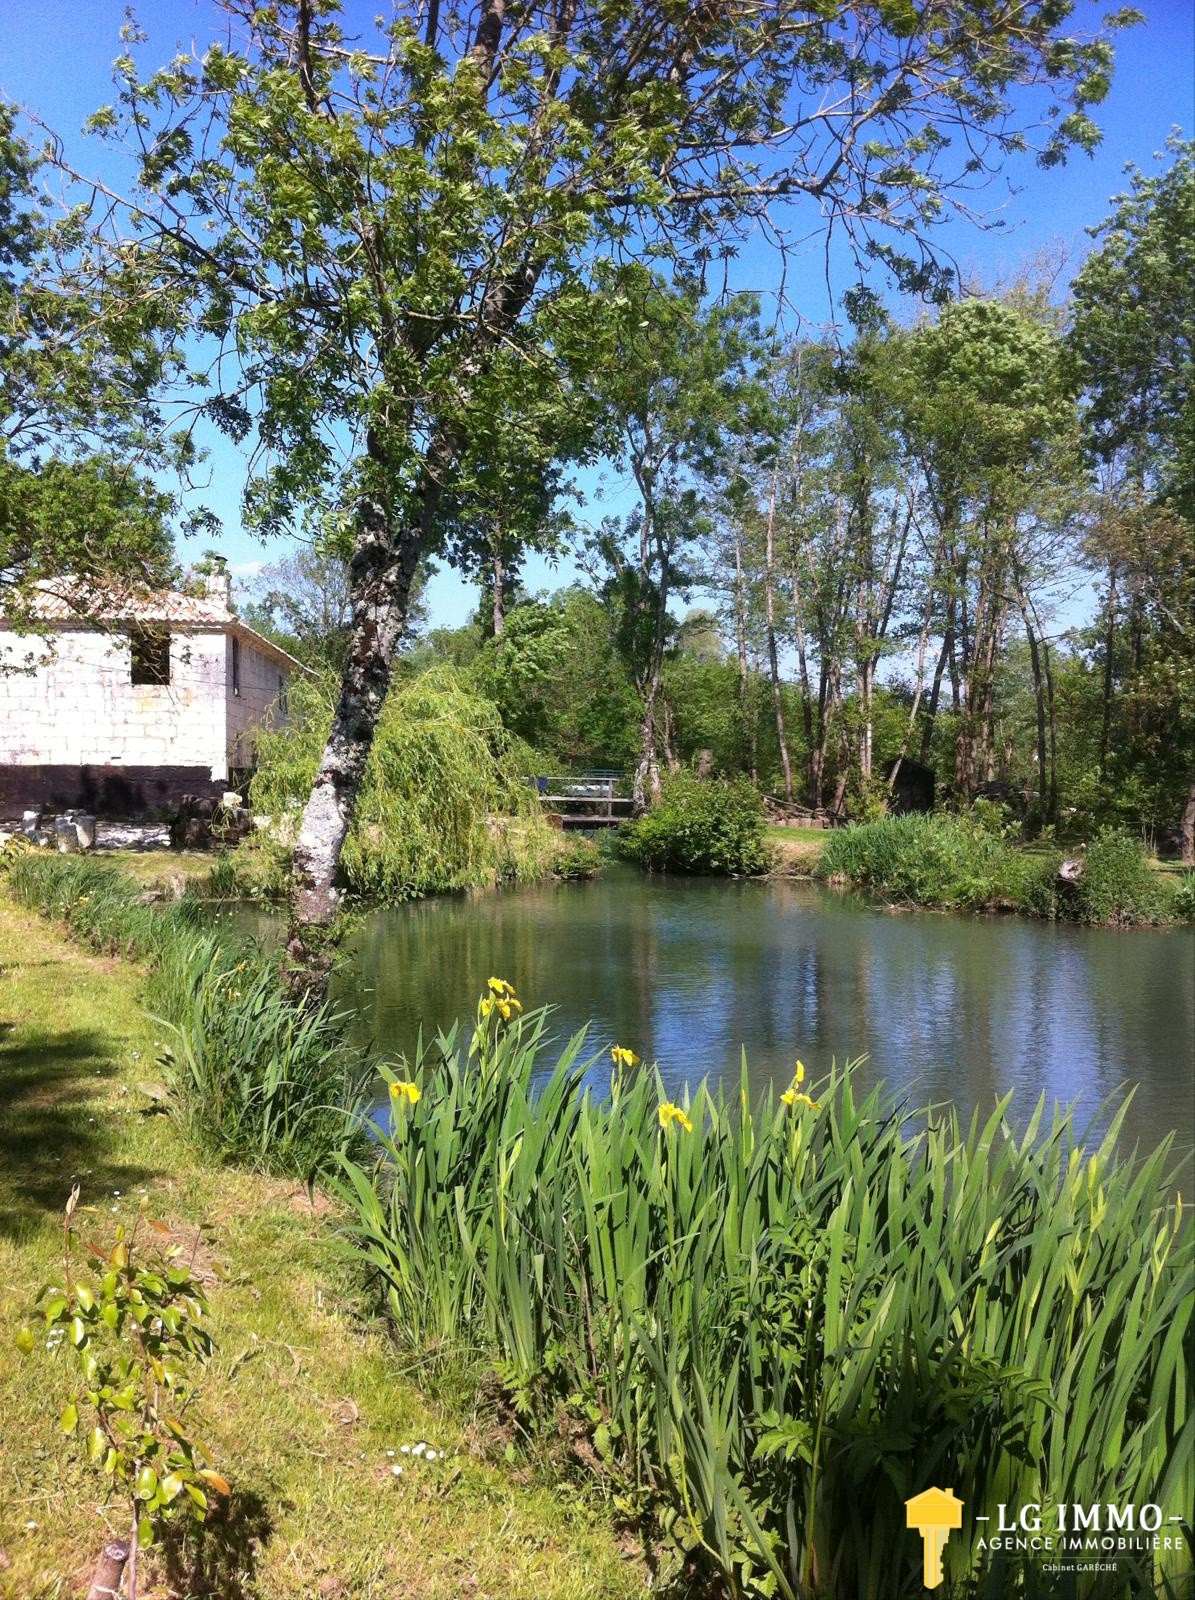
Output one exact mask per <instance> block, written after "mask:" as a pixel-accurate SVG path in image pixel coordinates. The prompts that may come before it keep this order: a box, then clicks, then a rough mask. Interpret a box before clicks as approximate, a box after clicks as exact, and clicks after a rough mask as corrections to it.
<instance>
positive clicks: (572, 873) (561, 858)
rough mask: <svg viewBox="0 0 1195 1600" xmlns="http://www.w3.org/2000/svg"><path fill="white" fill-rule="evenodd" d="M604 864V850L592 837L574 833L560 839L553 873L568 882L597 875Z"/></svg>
mask: <svg viewBox="0 0 1195 1600" xmlns="http://www.w3.org/2000/svg"><path fill="white" fill-rule="evenodd" d="M601 865H602V852H601V850H600V849H599V848H598V846H597V845H596V844H595V843H594V841H593V840H592V839H587V838H585V836H584V835H583V834H580V833H573V834H570V835H568V836H566V837H565V838H563V839H562V840H561V841H560V848H559V849H558V850H557V852H556V856H555V859H554V860H553V862H552V875H553V877H556V878H563V879H564V880H565V881H566V882H569V881H572V880H573V879H577V878H593V877H596V876H597V874H598V872H599V870H600V868H601Z"/></svg>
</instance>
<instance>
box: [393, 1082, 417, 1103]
mask: <svg viewBox="0 0 1195 1600" xmlns="http://www.w3.org/2000/svg"><path fill="white" fill-rule="evenodd" d="M422 1093H423V1090H422V1089H421V1088H420V1087H419V1085H418V1084H417V1083H401V1082H400V1083H392V1084H391V1085H390V1098H391V1100H409V1101H410V1102H411V1104H412V1105H417V1104H418V1103H419V1098H420V1096H421V1095H422Z"/></svg>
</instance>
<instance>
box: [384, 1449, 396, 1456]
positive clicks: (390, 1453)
mask: <svg viewBox="0 0 1195 1600" xmlns="http://www.w3.org/2000/svg"><path fill="white" fill-rule="evenodd" d="M386 1454H387V1455H388V1456H392V1455H393V1454H394V1451H393V1450H387V1452H386Z"/></svg>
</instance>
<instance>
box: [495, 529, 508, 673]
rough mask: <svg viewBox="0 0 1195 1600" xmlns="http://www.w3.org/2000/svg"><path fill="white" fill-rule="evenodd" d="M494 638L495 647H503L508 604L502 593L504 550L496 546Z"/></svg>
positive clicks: (499, 648)
mask: <svg viewBox="0 0 1195 1600" xmlns="http://www.w3.org/2000/svg"><path fill="white" fill-rule="evenodd" d="M493 570H494V624H493V625H494V639H495V647H496V648H497V649H498V650H501V648H502V635H503V633H505V631H506V604H505V597H504V595H503V593H502V579H503V571H502V552H501V550H499V549H498V548H497V546H495V548H494V569H493Z"/></svg>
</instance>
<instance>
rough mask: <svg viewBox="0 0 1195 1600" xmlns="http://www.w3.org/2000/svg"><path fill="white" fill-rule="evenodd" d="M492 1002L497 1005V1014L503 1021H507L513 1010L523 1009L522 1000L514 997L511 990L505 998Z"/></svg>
mask: <svg viewBox="0 0 1195 1600" xmlns="http://www.w3.org/2000/svg"><path fill="white" fill-rule="evenodd" d="M494 1004H495V1005H496V1006H497V1007H498V1014H499V1016H501V1018H502V1020H503V1022H509V1021H510V1019H511V1016H512V1015H513V1014H514V1013H515V1012H519V1011H522V1009H523V1006H522V1002H521V1001H519V1000H516V999H515V997H514V991H513V990H512V991H511V993H510V994H509V995H508V996H507V998H506V999H505V1000H495V1001H494Z"/></svg>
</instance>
